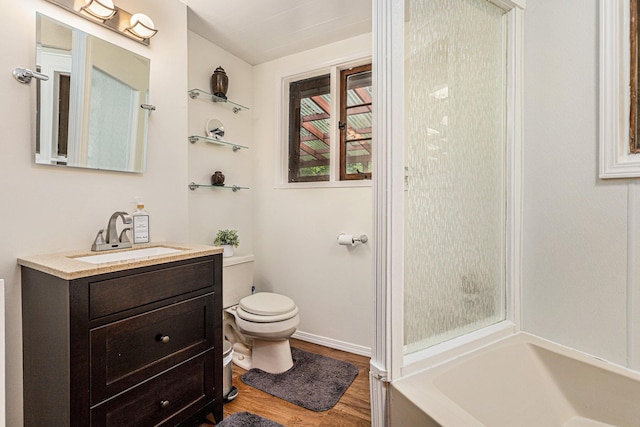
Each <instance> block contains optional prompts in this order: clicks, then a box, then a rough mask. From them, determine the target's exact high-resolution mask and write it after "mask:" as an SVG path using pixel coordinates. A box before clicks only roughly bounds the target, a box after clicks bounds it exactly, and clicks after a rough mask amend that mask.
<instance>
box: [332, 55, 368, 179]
mask: <svg viewBox="0 0 640 427" xmlns="http://www.w3.org/2000/svg"><path fill="white" fill-rule="evenodd" d="M340 74H341V79H340V86H341V91H340V96H341V98H340V99H341V108H340V124H339V127H340V179H341V180H345V179H370V178H371V165H372V162H371V120H372V112H371V108H372V103H371V90H372V84H371V64H369V65H363V66H361V67H355V68H351V69H348V70H343V71H342V72H341V73H340Z"/></svg>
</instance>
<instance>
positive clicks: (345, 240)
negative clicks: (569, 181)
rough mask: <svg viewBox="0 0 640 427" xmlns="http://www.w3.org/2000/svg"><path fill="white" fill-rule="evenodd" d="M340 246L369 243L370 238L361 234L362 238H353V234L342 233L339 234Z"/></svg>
mask: <svg viewBox="0 0 640 427" xmlns="http://www.w3.org/2000/svg"><path fill="white" fill-rule="evenodd" d="M337 240H338V244H339V245H343V246H344V245H351V246H353V245H355V244H357V243H367V242H368V241H369V238H368V237H367V235H366V234H361V235H360V236H353V235H351V234H346V233H340V234H338V239H337Z"/></svg>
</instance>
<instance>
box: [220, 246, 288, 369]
mask: <svg viewBox="0 0 640 427" xmlns="http://www.w3.org/2000/svg"><path fill="white" fill-rule="evenodd" d="M253 262H254V257H253V255H246V256H238V257H230V258H224V260H223V274H222V302H223V306H224V320H223V325H224V331H223V333H224V336H225V338H226V339H227V340H228V341H229V342H231V344H232V345H233V363H235V364H236V365H238V366H240V367H241V368H244V369H251V368H258V369H262V370H263V371H265V372H269V373H272V374H278V373H280V372H284V371H286V370H288V369H289V368H291V367H292V366H293V359H292V358H291V347H290V346H289V338H290V337H291V335H293V333H294V332H295V331H296V328H297V327H298V324H299V323H300V317H299V316H298V307H297V306H296V304H295V303H294V302H293V300H292V299H291V298H289V297H286V296H284V295H279V294H274V293H269V292H259V293H256V294H253V295H252V294H251V292H252V284H253Z"/></svg>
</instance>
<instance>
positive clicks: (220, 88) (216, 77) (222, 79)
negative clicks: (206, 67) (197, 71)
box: [211, 67, 229, 99]
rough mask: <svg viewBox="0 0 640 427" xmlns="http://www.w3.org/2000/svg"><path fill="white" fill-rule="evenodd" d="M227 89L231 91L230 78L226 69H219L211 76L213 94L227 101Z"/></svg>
mask: <svg viewBox="0 0 640 427" xmlns="http://www.w3.org/2000/svg"><path fill="white" fill-rule="evenodd" d="M227 89H229V77H227V73H226V72H225V71H224V68H222V67H218V68H216V70H215V71H214V72H213V74H212V75H211V93H213V94H214V95H215V96H217V97H219V98H224V99H227Z"/></svg>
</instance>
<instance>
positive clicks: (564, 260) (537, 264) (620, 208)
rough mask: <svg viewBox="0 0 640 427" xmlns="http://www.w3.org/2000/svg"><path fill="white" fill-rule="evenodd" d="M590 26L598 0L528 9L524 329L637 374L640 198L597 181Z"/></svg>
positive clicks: (535, 2) (594, 54) (540, 0)
mask: <svg viewBox="0 0 640 427" xmlns="http://www.w3.org/2000/svg"><path fill="white" fill-rule="evenodd" d="M598 19H599V18H598V1H597V0H563V1H557V0H529V1H528V2H527V10H526V13H525V67H524V69H525V93H524V99H525V110H524V115H525V144H524V145H525V150H524V167H525V175H524V234H523V239H524V246H523V258H524V265H523V325H524V329H525V330H526V331H529V332H532V333H534V334H538V335H540V336H542V337H545V338H548V339H551V340H554V341H557V342H560V343H562V344H565V345H568V346H571V347H575V348H577V349H579V350H582V351H585V352H588V353H591V354H594V355H597V356H599V357H603V358H606V359H608V360H611V361H613V362H616V363H620V364H623V365H624V364H627V363H628V364H629V365H630V366H632V367H635V368H636V369H638V368H640V363H639V360H640V349H638V347H637V345H638V344H640V336H639V335H638V332H637V331H635V330H634V327H633V325H634V323H635V324H637V322H638V321H639V320H640V317H638V315H639V314H640V312H638V310H639V309H640V300H636V301H634V294H635V295H636V296H635V298H636V299H637V295H640V275H639V274H638V273H639V272H640V269H639V268H640V258H639V257H638V256H637V255H638V247H637V245H638V243H639V242H640V240H638V237H639V236H637V235H634V232H633V230H634V229H635V230H640V223H639V222H640V212H638V209H639V208H640V191H639V190H638V184H636V182H637V180H634V181H631V180H617V181H616V180H614V181H603V180H600V179H598V176H597V175H598V61H599V57H598V33H599V30H598V25H599V24H598ZM628 248H629V249H630V250H628ZM634 254H635V256H634ZM628 302H629V305H628V304H627V303H628Z"/></svg>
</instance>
